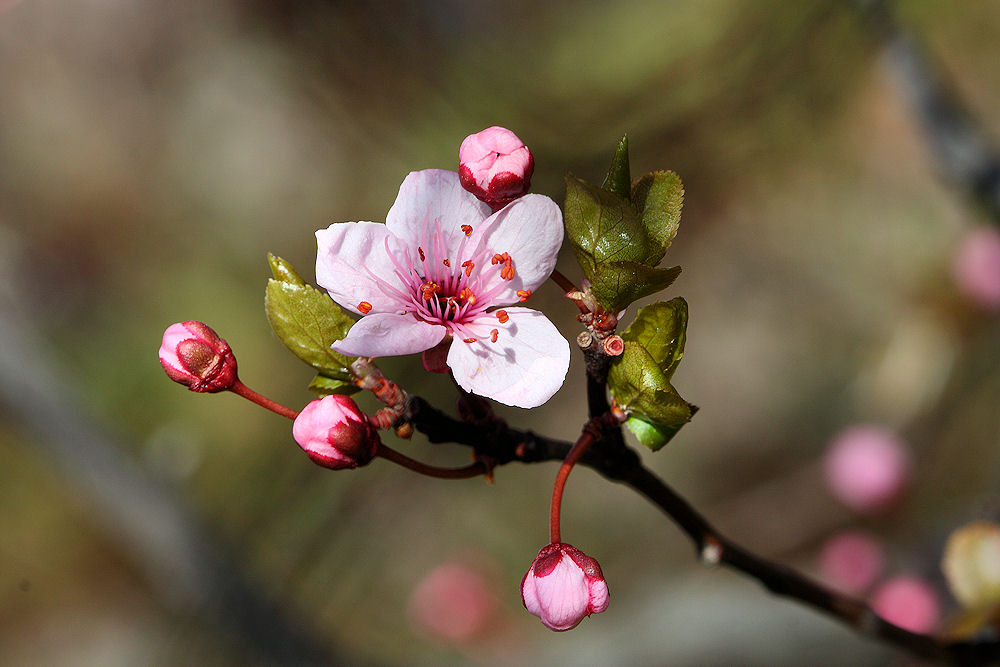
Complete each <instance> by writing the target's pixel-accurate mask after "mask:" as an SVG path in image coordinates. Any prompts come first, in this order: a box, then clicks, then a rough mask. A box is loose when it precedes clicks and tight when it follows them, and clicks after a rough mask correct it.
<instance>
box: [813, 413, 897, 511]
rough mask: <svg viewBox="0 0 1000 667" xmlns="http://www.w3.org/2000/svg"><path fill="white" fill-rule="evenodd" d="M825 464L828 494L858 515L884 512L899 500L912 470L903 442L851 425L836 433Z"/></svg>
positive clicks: (885, 432)
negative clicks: (831, 494)
mask: <svg viewBox="0 0 1000 667" xmlns="http://www.w3.org/2000/svg"><path fill="white" fill-rule="evenodd" d="M824 465H825V472H826V482H827V485H828V486H829V488H830V491H831V492H832V493H833V495H834V496H835V497H836V498H837V500H839V501H840V502H841V503H843V504H844V505H846V506H847V507H849V508H850V509H852V510H854V511H856V512H860V513H871V512H878V511H880V510H884V509H886V508H887V507H888V506H889V505H891V504H892V502H893V501H895V500H896V499H898V498H899V496H900V494H901V493H902V491H903V489H904V488H905V487H906V485H907V483H908V481H909V477H910V470H911V468H912V462H911V459H910V453H909V450H908V449H907V448H906V445H905V444H904V443H903V441H902V440H900V439H899V437H897V436H896V434H895V433H893V432H892V431H890V430H888V429H886V428H883V427H881V426H874V425H861V426H854V427H851V428H848V429H846V430H844V431H842V432H841V433H840V434H838V435H837V436H836V437H835V438H834V439H833V441H832V442H831V443H830V445H829V447H827V450H826V460H825V462H824Z"/></svg>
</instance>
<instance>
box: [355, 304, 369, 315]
mask: <svg viewBox="0 0 1000 667" xmlns="http://www.w3.org/2000/svg"><path fill="white" fill-rule="evenodd" d="M358 312H360V313H361V314H362V315H367V314H368V313H370V312H372V305H371V304H370V303H368V302H367V301H362V302H361V303H359V304H358Z"/></svg>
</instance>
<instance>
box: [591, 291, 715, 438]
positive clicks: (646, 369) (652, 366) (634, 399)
mask: <svg viewBox="0 0 1000 667" xmlns="http://www.w3.org/2000/svg"><path fill="white" fill-rule="evenodd" d="M686 330H687V303H686V302H685V301H684V299H682V298H680V297H678V298H676V299H671V300H670V301H667V302H661V303H655V304H653V305H651V306H646V307H645V308H642V309H641V310H640V311H639V313H638V315H637V316H636V319H635V322H633V323H632V325H631V326H630V327H629V328H628V329H626V330H625V331H623V332H622V334H621V336H622V339H623V341H624V342H625V346H624V350H623V351H622V354H621V356H619V357H618V358H617V359H616V360H615V361H614V362H613V363H612V365H611V369H610V371H609V373H608V386H609V387H610V389H611V394H612V395H613V396H614V397H615V402H616V403H617V404H618V406H619V407H620V408H622V409H623V410H625V411H626V412H628V413H629V417H630V420H629V428H630V429H631V430H632V432H633V433H635V434H636V437H638V438H639V441H640V442H642V443H643V444H644V445H646V446H647V447H649V448H650V449H653V450H654V451H655V450H657V449H659V448H660V447H662V446H663V445H665V444H666V443H667V442H668V441H669V440H670V439H671V438H672V437H673V436H674V434H676V433H677V431H678V430H680V428H681V427H682V426H683V425H684V424H686V423H687V422H688V421H690V420H691V417H692V416H694V414H695V412H696V411H697V410H698V408H697V407H695V406H693V405H691V404H690V403H688V402H687V401H685V400H684V399H683V398H681V396H680V395H679V394H678V393H677V391H676V390H675V389H674V388H673V386H672V385H671V384H670V378H671V377H672V376H673V373H674V371H675V370H676V368H677V364H678V363H680V360H681V358H682V357H683V355H684V342H685V338H686ZM632 420H635V421H634V422H633V421H632Z"/></svg>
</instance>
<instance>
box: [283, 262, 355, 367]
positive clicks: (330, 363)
mask: <svg viewBox="0 0 1000 667" xmlns="http://www.w3.org/2000/svg"><path fill="white" fill-rule="evenodd" d="M268 262H269V264H270V265H271V271H272V273H273V274H274V278H273V279H270V280H268V281H267V289H266V291H265V294H264V310H265V312H266V313H267V320H268V322H270V323H271V328H272V329H273V330H274V333H275V334H277V336H278V338H280V339H281V342H282V343H284V344H285V347H287V348H288V349H289V350H291V351H292V353H293V354H294V355H295V356H297V357H298V358H299V359H301V360H302V361H304V362H306V363H307V364H309V365H310V366H312V367H313V368H315V369H316V370H317V371H319V373H320V374H321V375H324V376H326V377H328V378H332V379H337V380H342V381H345V382H349V381H351V379H352V377H353V376H352V374H351V372H350V370H349V369H350V365H351V361H352V360H353V357H345V356H344V355H342V354H338V353H336V352H334V351H333V350H332V349H331V348H330V345H331V344H333V342H334V341H337V340H340V339H342V338H344V336H346V335H347V332H348V330H349V329H350V328H351V326H352V325H353V324H354V320H353V319H352V318H351V317H350V316H349V315H348V314H347V313H346V312H344V311H343V310H341V308H340V306H338V305H337V304H336V303H334V302H333V299H331V298H330V297H329V295H327V294H326V293H324V292H321V291H319V290H317V289H316V288H314V287H312V286H311V285H307V284H306V283H305V281H303V280H302V278H301V277H299V274H298V273H296V271H295V269H293V268H292V267H291V265H290V264H288V263H287V262H285V261H284V260H283V259H281V258H279V257H274V256H273V255H272V256H269V257H268Z"/></svg>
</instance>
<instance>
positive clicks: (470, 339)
mask: <svg viewBox="0 0 1000 667" xmlns="http://www.w3.org/2000/svg"><path fill="white" fill-rule="evenodd" d="M476 340H478V339H476V338H463V339H462V341H463V342H466V343H475V342H476Z"/></svg>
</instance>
